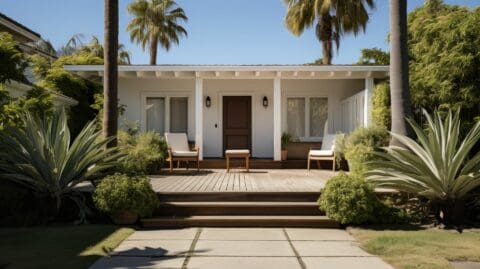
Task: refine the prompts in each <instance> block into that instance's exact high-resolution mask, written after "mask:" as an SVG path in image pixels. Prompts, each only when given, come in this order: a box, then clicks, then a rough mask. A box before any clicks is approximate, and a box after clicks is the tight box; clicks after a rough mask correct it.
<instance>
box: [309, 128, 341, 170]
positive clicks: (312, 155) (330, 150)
mask: <svg viewBox="0 0 480 269" xmlns="http://www.w3.org/2000/svg"><path fill="white" fill-rule="evenodd" d="M324 160H327V161H332V162H333V165H332V170H333V171H335V135H334V134H327V135H324V137H323V141H322V147H321V148H320V149H314V148H310V151H309V152H308V164H307V169H308V170H310V162H311V161H317V166H318V168H320V161H324Z"/></svg>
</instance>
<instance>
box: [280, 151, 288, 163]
mask: <svg viewBox="0 0 480 269" xmlns="http://www.w3.org/2000/svg"><path fill="white" fill-rule="evenodd" d="M287 156H288V150H282V156H281V158H282V161H286V160H287Z"/></svg>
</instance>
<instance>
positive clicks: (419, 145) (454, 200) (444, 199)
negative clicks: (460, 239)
mask: <svg viewBox="0 0 480 269" xmlns="http://www.w3.org/2000/svg"><path fill="white" fill-rule="evenodd" d="M423 113H424V115H425V118H426V126H425V128H422V127H421V126H420V125H418V124H417V123H415V122H414V121H413V120H409V124H410V125H411V126H412V129H413V130H414V132H415V134H416V136H417V141H415V140H413V139H411V138H409V137H406V136H403V135H398V134H394V133H392V136H393V137H394V138H396V139H397V140H398V141H399V142H400V143H401V145H402V146H401V147H390V148H384V150H385V151H383V152H376V153H375V154H376V155H378V156H380V157H382V158H381V159H380V160H377V161H374V163H372V165H373V166H374V167H375V168H374V169H373V170H370V171H369V172H367V173H366V176H367V179H368V180H371V181H373V182H375V183H376V184H377V185H378V186H382V187H388V188H393V189H396V190H399V191H405V192H408V193H414V194H418V195H420V196H423V197H426V198H428V199H429V200H430V201H431V202H432V203H433V204H435V205H436V206H437V207H438V210H437V219H438V220H439V221H440V222H443V223H445V224H458V223H459V222H461V221H462V218H463V212H464V201H465V199H466V198H467V196H468V195H469V193H470V192H471V191H472V190H473V189H475V188H476V187H478V186H480V152H476V153H475V154H473V156H472V155H471V153H472V150H473V149H474V146H475V144H477V142H478V141H479V139H480V122H477V123H476V124H475V125H474V126H473V127H472V128H471V129H470V130H469V132H468V133H467V134H466V135H465V136H464V137H463V139H462V135H461V132H460V126H461V120H460V111H457V112H455V113H452V112H451V111H449V112H448V113H446V115H445V113H441V112H438V111H437V112H434V113H433V115H429V114H428V113H427V112H426V111H423ZM442 115H444V116H442ZM469 157H471V158H469Z"/></svg>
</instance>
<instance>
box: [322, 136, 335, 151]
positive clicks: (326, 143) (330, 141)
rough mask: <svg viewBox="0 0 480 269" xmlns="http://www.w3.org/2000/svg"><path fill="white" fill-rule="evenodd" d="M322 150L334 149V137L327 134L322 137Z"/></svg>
mask: <svg viewBox="0 0 480 269" xmlns="http://www.w3.org/2000/svg"><path fill="white" fill-rule="evenodd" d="M321 149H322V150H330V151H333V150H334V149H335V135H334V134H327V135H325V136H324V137H323V140H322V148H321Z"/></svg>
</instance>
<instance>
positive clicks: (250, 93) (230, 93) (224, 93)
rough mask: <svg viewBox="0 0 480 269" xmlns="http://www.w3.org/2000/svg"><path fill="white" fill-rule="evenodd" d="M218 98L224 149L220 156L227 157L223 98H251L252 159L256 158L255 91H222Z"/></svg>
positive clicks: (221, 138) (218, 116)
mask: <svg viewBox="0 0 480 269" xmlns="http://www.w3.org/2000/svg"><path fill="white" fill-rule="evenodd" d="M217 96H218V100H219V109H218V115H217V118H218V119H219V123H220V126H219V127H220V128H219V129H220V130H221V131H220V140H221V141H222V147H221V150H222V152H221V154H220V156H222V157H223V156H225V152H224V149H223V97H224V96H249V97H250V98H251V102H252V104H251V110H252V111H251V117H252V119H251V122H250V123H251V125H252V126H251V136H252V137H251V144H252V145H251V146H252V149H251V155H252V157H255V155H256V154H255V122H254V119H255V105H256V98H255V93H254V91H221V92H218V94H217Z"/></svg>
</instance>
